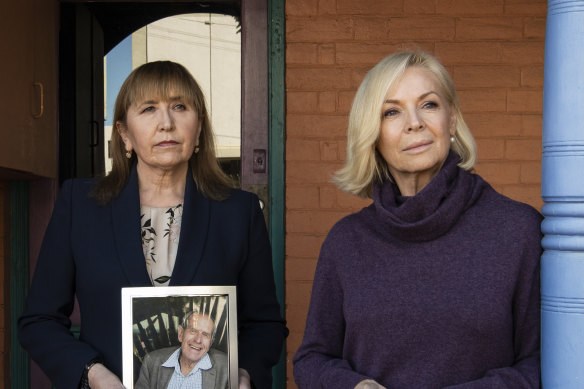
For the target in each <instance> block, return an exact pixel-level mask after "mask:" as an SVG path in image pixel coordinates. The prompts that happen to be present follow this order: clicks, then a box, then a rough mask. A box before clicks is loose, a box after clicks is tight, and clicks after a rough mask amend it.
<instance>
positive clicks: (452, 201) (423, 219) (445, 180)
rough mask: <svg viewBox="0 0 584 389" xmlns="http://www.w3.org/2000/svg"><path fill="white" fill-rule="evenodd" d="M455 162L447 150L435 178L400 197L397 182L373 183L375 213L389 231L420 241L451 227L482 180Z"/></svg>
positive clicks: (481, 183) (469, 203)
mask: <svg viewBox="0 0 584 389" xmlns="http://www.w3.org/2000/svg"><path fill="white" fill-rule="evenodd" d="M459 162H460V159H459V158H458V156H457V155H456V154H454V153H453V152H452V151H451V152H450V153H449V154H448V157H447V158H446V161H445V162H444V165H443V166H442V169H441V170H440V171H439V172H438V174H437V175H436V177H434V178H433V179H432V181H430V183H428V185H426V187H424V189H422V190H421V191H420V192H419V193H417V194H416V195H415V196H412V197H404V196H401V194H400V191H399V188H398V187H397V185H396V184H394V183H393V182H390V181H389V180H386V181H385V182H383V183H378V184H375V186H374V188H373V205H374V208H375V212H376V214H377V216H378V217H379V218H380V219H381V223H382V224H383V226H384V227H385V228H386V229H388V230H389V231H388V232H389V233H390V234H392V235H394V236H395V237H397V238H399V239H401V240H405V241H418V242H421V241H428V240H433V239H436V238H438V237H440V236H442V235H444V234H445V233H447V232H448V231H449V230H450V229H451V228H452V227H453V226H454V224H455V223H456V222H457V221H458V219H459V218H460V217H461V215H462V214H463V213H464V212H465V211H466V210H467V209H468V208H469V207H470V206H471V205H472V204H473V203H474V202H475V201H476V200H477V199H478V197H479V196H480V193H481V192H482V189H483V183H484V181H482V180H481V179H479V178H478V176H476V175H474V174H471V173H469V172H467V171H465V170H463V169H461V168H459V167H458V163H459ZM484 184H485V185H486V183H484Z"/></svg>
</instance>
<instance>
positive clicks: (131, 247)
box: [111, 164, 152, 286]
mask: <svg viewBox="0 0 584 389" xmlns="http://www.w3.org/2000/svg"><path fill="white" fill-rule="evenodd" d="M111 211H112V224H113V232H114V241H115V246H116V251H117V253H118V259H119V261H120V264H121V266H122V269H123V270H124V273H125V275H126V278H127V279H128V281H129V284H130V285H131V286H152V283H151V282H150V278H149V277H148V272H147V271H146V260H145V259H144V252H143V250H142V237H141V225H140V194H139V192H138V173H137V172H136V165H135V164H134V166H133V167H132V170H131V173H130V178H129V180H128V183H127V184H126V186H125V187H124V189H123V190H122V192H121V193H120V195H119V196H118V197H117V198H116V199H114V200H113V201H112V204H111Z"/></svg>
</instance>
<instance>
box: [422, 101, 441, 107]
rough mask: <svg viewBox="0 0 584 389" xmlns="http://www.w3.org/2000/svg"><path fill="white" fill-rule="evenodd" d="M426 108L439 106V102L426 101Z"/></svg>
mask: <svg viewBox="0 0 584 389" xmlns="http://www.w3.org/2000/svg"><path fill="white" fill-rule="evenodd" d="M422 107H424V108H429V109H434V108H437V107H438V104H437V103H436V102H434V101H428V102H426V103H424V105H423V106H422Z"/></svg>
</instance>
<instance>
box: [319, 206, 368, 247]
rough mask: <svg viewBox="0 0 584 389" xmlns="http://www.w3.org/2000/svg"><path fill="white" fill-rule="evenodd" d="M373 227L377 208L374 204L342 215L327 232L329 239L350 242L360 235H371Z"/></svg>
mask: <svg viewBox="0 0 584 389" xmlns="http://www.w3.org/2000/svg"><path fill="white" fill-rule="evenodd" d="M371 228H375V209H374V206H373V204H371V205H369V206H367V207H364V208H362V209H361V210H359V211H357V212H353V213H349V214H347V215H344V216H342V217H341V218H340V219H339V220H338V221H337V222H335V223H334V225H333V226H332V228H331V229H330V231H329V232H328V234H327V238H326V240H327V241H331V240H332V241H339V242H347V243H348V244H351V243H350V242H352V241H354V239H358V238H359V236H361V235H363V234H366V235H370V233H371V231H370V230H371Z"/></svg>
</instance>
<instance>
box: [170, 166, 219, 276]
mask: <svg viewBox="0 0 584 389" xmlns="http://www.w3.org/2000/svg"><path fill="white" fill-rule="evenodd" d="M210 208H211V202H210V201H209V199H208V198H206V197H204V196H203V195H202V194H201V193H199V191H198V190H197V188H196V185H195V182H194V180H193V176H192V173H191V170H190V169H189V171H188V173H187V183H186V187H185V201H184V208H183V215H182V224H181V229H180V238H179V242H178V250H177V254H176V261H175V264H174V269H173V271H172V277H171V279H170V285H189V284H190V283H191V281H192V279H193V278H194V276H195V273H196V272H197V268H198V267H199V263H200V262H201V257H202V255H203V248H204V244H205V240H206V239H207V231H208V225H209V217H210V213H211V209H210Z"/></svg>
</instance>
